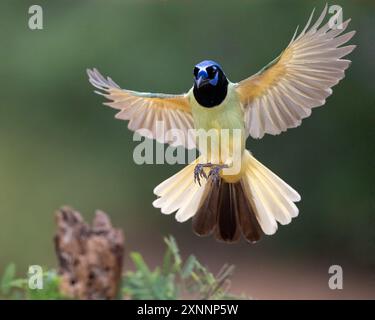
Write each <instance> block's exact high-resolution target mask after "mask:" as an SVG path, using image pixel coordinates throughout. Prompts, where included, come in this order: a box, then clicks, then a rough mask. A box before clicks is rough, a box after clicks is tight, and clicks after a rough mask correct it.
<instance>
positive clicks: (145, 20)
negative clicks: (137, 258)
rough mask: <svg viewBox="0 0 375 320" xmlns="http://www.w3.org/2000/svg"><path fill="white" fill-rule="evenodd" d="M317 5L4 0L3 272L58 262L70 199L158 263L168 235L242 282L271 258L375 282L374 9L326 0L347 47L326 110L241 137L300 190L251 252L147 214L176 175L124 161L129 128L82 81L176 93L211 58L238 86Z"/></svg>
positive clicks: (0, 54)
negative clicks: (35, 21) (232, 269)
mask: <svg viewBox="0 0 375 320" xmlns="http://www.w3.org/2000/svg"><path fill="white" fill-rule="evenodd" d="M32 4H39V5H41V6H42V8H43V13H44V29H43V30H39V31H31V30H30V29H29V28H28V18H29V14H28V8H29V6H30V5H32ZM324 4H325V2H324V1H282V2H281V1H276V0H274V1H271V0H268V1H265V0H233V1H217V0H216V1H213V0H209V1H201V0H200V1H199V0H189V1H188V0H184V1H167V0H164V1H152V0H132V1H120V0H117V1H115V0H110V1H100V0H96V1H94V0H90V1H88V0H87V1H83V0H81V1H73V0H64V1H42V0H40V1H37V2H35V1H14V0H2V1H1V4H0V16H1V18H0V24H1V27H0V40H1V49H0V88H1V89H0V97H1V104H0V146H1V148H0V217H1V220H0V271H1V270H2V268H3V267H4V266H5V265H6V264H7V263H8V262H11V261H12V262H15V263H16V264H17V266H18V267H19V270H20V271H22V270H25V272H26V270H27V269H26V268H27V266H28V265H30V264H40V265H49V266H54V265H55V263H56V262H55V256H54V249H53V242H52V237H53V235H54V230H55V226H54V211H55V210H56V209H57V208H59V207H60V206H62V205H64V204H69V205H71V206H73V207H75V208H76V209H78V210H79V211H81V212H82V213H84V215H85V217H86V218H88V219H91V218H92V216H93V212H94V210H95V209H96V208H100V209H103V210H104V211H106V212H108V213H109V214H110V216H111V218H112V220H113V223H114V224H115V225H116V226H118V227H121V228H122V229H123V230H124V232H125V235H126V238H127V243H128V248H129V250H143V251H144V255H145V256H146V257H147V252H149V254H150V259H151V260H152V259H153V258H152V257H154V259H155V263H156V262H158V260H157V259H158V252H160V251H161V250H162V247H163V243H162V236H163V235H167V234H173V235H174V236H175V237H176V238H177V240H178V242H179V243H180V244H181V247H182V250H183V252H185V253H186V254H189V253H194V254H196V255H197V256H198V257H199V258H200V259H201V260H202V262H203V263H207V264H212V265H213V268H215V266H216V265H220V264H223V263H224V262H230V263H233V264H237V265H238V266H239V273H240V274H243V275H244V277H246V276H249V277H251V274H252V272H255V274H256V272H260V270H261V269H262V270H263V271H264V270H269V273H270V274H271V275H272V274H280V273H281V275H280V276H283V274H282V272H280V269H282V268H281V265H282V266H285V270H286V271H288V272H292V271H293V270H297V269H298V268H295V266H296V265H299V266H300V264H299V262H300V261H304V263H305V264H304V265H306V266H308V268H311V269H312V270H314V266H315V265H319V266H321V267H320V268H321V269H319V268H318V269H317V270H320V271H321V272H322V274H323V273H324V278H323V279H326V278H327V270H328V266H329V265H330V264H341V265H344V266H348V268H349V269H350V270H354V271H353V275H355V276H359V277H361V276H362V275H366V276H365V279H367V280H364V283H365V284H369V283H371V285H370V287H369V288H370V289H369V290H370V291H371V290H373V289H375V278H371V279H370V278H367V273H368V274H370V275H371V272H372V271H373V270H374V269H375V267H374V263H375V218H374V208H375V205H374V200H373V199H374V196H375V192H374V179H375V175H374V160H375V159H374V155H375V152H374V151H375V150H374V140H375V139H374V138H375V134H374V124H375V121H374V120H375V109H374V108H375V80H374V79H375V59H374V57H375V38H374V30H375V3H374V1H370V0H369V1H335V4H339V5H342V6H343V12H344V18H345V19H346V18H349V17H351V18H352V19H353V20H352V23H351V25H350V26H349V29H355V30H357V35H356V36H355V37H354V38H353V40H352V41H351V42H352V43H354V44H357V45H358V47H357V49H356V50H355V51H354V52H353V53H352V54H351V55H350V59H351V60H352V61H353V63H352V66H351V67H350V68H349V70H348V71H347V76H346V78H345V80H343V81H342V82H341V83H340V84H339V85H338V86H336V87H335V88H334V94H333V96H331V97H330V98H329V99H328V100H327V103H326V105H325V106H324V107H322V108H319V109H316V110H315V112H313V114H312V116H311V117H310V118H308V119H305V120H304V122H303V124H302V126H301V127H299V128H297V129H292V130H289V131H287V132H286V133H283V134H282V135H280V136H266V137H265V138H263V139H262V140H259V141H258V140H257V141H255V140H249V141H248V148H250V149H251V150H252V151H253V153H254V155H255V156H256V158H257V159H259V160H260V161H261V162H262V163H264V164H265V165H266V166H267V167H269V168H270V169H272V170H273V171H274V172H276V173H277V174H278V175H279V176H281V177H282V178H283V179H285V180H286V181H287V182H288V183H289V184H291V185H292V186H293V187H295V188H296V189H297V190H298V191H299V192H300V194H301V195H302V202H301V203H299V204H298V206H299V208H300V216H299V217H298V218H297V219H295V220H294V221H293V223H292V224H290V225H288V226H284V227H280V228H279V231H278V232H277V233H276V235H274V236H272V237H265V238H264V239H263V240H262V241H261V242H260V243H258V244H256V245H254V246H249V245H247V244H245V243H241V244H237V245H225V244H221V243H216V242H215V241H214V239H212V238H203V239H202V238H198V237H197V236H196V235H194V234H193V233H192V231H191V225H190V223H189V222H188V223H185V224H179V223H177V222H176V221H175V220H174V218H173V216H164V215H161V214H160V213H159V211H158V210H156V209H154V208H153V207H152V205H151V203H152V201H153V199H154V196H153V193H152V189H153V188H154V186H156V185H157V184H158V183H159V182H160V181H162V180H164V179H165V178H167V177H169V176H170V175H172V174H173V173H175V172H176V171H177V170H179V168H180V167H179V166H169V165H146V166H137V165H135V164H134V162H133V155H132V154H133V149H134V147H135V145H136V143H135V142H132V136H133V134H132V133H131V132H129V131H128V130H127V127H126V124H125V123H124V122H122V121H118V120H115V119H114V111H113V110H111V109H109V108H106V107H103V106H102V105H101V103H102V101H103V99H102V97H100V96H97V95H95V94H94V93H93V88H92V86H91V85H90V84H89V83H88V81H87V76H86V72H85V70H86V68H88V67H97V68H99V70H100V71H102V72H103V73H104V74H107V75H110V76H111V77H112V78H113V79H114V80H115V81H116V82H118V83H119V84H120V85H121V86H123V87H125V88H128V89H133V90H139V91H151V92H167V93H180V92H184V91H186V90H188V89H189V88H190V87H191V85H192V69H193V66H194V65H195V64H196V63H197V62H199V61H200V60H203V59H208V58H209V59H214V60H217V61H219V62H220V63H221V65H222V66H223V68H224V70H225V72H226V74H227V75H228V77H229V78H230V79H231V80H232V81H239V80H241V79H243V78H245V77H247V76H249V75H250V74H253V73H255V72H257V71H258V70H259V69H260V68H261V67H263V66H264V65H266V64H267V63H268V62H270V61H271V60H272V59H273V58H274V57H276V56H277V55H278V54H279V53H280V51H281V50H282V49H284V48H285V46H286V45H287V44H288V43H289V41H290V39H291V37H292V35H293V32H294V30H295V28H296V26H297V25H300V26H303V25H304V24H305V23H306V21H307V19H308V16H309V15H310V13H311V11H312V9H313V8H314V7H316V8H317V12H318V13H320V11H321V10H322V9H323V7H324ZM259 261H263V262H264V263H263V262H262V264H261V263H260V262H259ZM262 266H266V268H263V267H262ZM267 268H268V269H267ZM283 270H284V269H283ZM298 270H301V272H304V271H306V268H305V267H301V268H299V269H298ZM309 270H310V269H309ZM355 270H360V271H358V272H357V271H355ZM320 271H319V272H320ZM264 272H265V271H264ZM296 272H297V271H296ZM265 277H266V276H265ZM306 277H307V278H308V277H309V274H308V275H307V276H306ZM293 279H294V281H296V280H295V278H293ZM311 279H312V278H311ZM311 279H310V282H313V281H311ZM327 279H328V278H327ZM306 281H308V280H306ZM324 281H325V284H324V285H325V286H326V281H328V280H324ZM249 286H251V285H250V284H249ZM260 286H261V285H260ZM302 286H303V285H302ZM305 287H306V291H308V284H307V282H306V285H305ZM241 288H242V287H241ZM371 288H372V289H371ZM242 289H243V288H242ZM245 289H246V288H245ZM275 290H278V289H275ZM285 290H287V289H285ZM301 290H302V289H301ZM353 290H354V289H353ZM359 290H360V289H359ZM302 291H303V290H302ZM302 291H301V292H302ZM374 292H375V290H374ZM268 294H269V293H268ZM264 295H265V296H266V295H267V293H265V294H264ZM300 296H303V294H302V295H300Z"/></svg>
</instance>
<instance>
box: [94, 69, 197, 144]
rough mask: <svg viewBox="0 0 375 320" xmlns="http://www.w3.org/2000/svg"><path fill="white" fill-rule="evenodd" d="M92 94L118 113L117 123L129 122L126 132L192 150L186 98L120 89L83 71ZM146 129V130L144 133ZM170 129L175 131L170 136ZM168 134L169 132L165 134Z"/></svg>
mask: <svg viewBox="0 0 375 320" xmlns="http://www.w3.org/2000/svg"><path fill="white" fill-rule="evenodd" d="M87 74H88V76H89V81H90V82H91V84H92V85H93V86H94V87H96V88H98V89H100V90H101V91H95V92H96V93H98V94H101V95H103V96H104V97H106V98H107V99H108V100H110V102H106V103H104V104H105V105H107V106H110V107H112V108H114V109H118V110H120V111H119V112H118V113H117V114H116V116H115V117H116V118H117V119H122V120H129V124H128V128H129V129H130V130H132V131H137V132H138V133H139V134H141V135H143V136H146V137H148V138H153V139H156V140H157V141H158V142H160V143H170V144H171V145H173V146H179V145H182V146H184V147H185V148H188V149H193V148H195V137H194V133H193V130H189V129H193V117H192V114H191V108H190V103H189V99H188V97H187V95H186V94H182V95H172V94H162V93H145V92H136V91H130V90H125V89H121V88H120V87H119V86H118V85H117V84H116V83H115V82H114V81H113V80H112V79H111V78H105V77H103V76H102V75H101V74H100V73H99V71H98V70H96V69H93V70H87ZM145 129H146V130H145ZM170 129H179V130H181V131H180V132H177V131H175V133H172V132H171V131H169V130H170ZM168 131H169V132H168Z"/></svg>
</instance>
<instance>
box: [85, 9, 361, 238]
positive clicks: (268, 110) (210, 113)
mask: <svg viewBox="0 0 375 320" xmlns="http://www.w3.org/2000/svg"><path fill="white" fill-rule="evenodd" d="M313 13H314V12H313ZM313 13H312V14H311V16H310V18H309V20H308V22H307V24H306V26H305V28H304V29H303V30H302V31H301V32H300V33H299V34H298V35H297V31H296V32H295V34H294V36H293V38H292V40H291V41H290V43H289V45H288V46H287V47H286V49H285V50H283V51H282V53H281V54H280V55H279V56H278V57H277V58H276V59H274V60H273V61H272V62H271V63H269V64H268V65H267V66H266V67H264V68H263V69H261V70H260V71H259V72H258V73H256V74H255V75H253V76H251V77H249V78H246V79H244V80H242V81H240V82H238V83H233V82H231V81H229V80H228V78H227V77H226V75H225V73H224V71H223V69H222V67H221V66H220V65H219V64H218V63H216V62H214V61H211V60H205V61H202V62H200V63H198V64H197V65H196V66H195V68H194V71H193V73H194V84H193V87H192V88H191V89H190V90H189V91H188V92H187V93H185V94H181V95H173V94H160V93H143V92H136V91H131V90H126V89H121V88H120V87H119V86H118V85H117V84H116V83H115V82H113V80H112V79H111V78H105V77H103V76H102V75H101V74H100V73H99V72H98V71H97V70H96V69H93V70H88V76H89V81H90V82H91V84H92V85H93V86H95V87H96V88H97V89H99V90H100V92H97V93H101V94H102V95H104V96H105V97H106V98H107V99H108V100H110V102H107V103H105V104H106V105H108V106H110V107H112V108H115V109H117V110H119V112H118V113H117V114H116V118H118V119H122V120H128V121H129V123H128V127H129V129H130V130H133V131H137V130H139V129H144V128H146V129H148V130H149V132H151V135H152V138H154V139H156V140H157V141H158V142H161V143H172V142H171V141H170V140H168V139H167V138H166V137H165V136H161V135H160V134H158V132H157V129H156V122H157V121H163V124H164V126H165V129H166V130H169V129H174V128H179V129H181V130H183V132H184V133H185V134H184V138H183V139H180V140H179V141H178V142H177V145H182V146H184V147H185V148H188V149H192V148H196V147H197V148H198V150H199V145H196V137H195V136H194V134H192V130H190V129H196V130H198V129H203V130H211V129H214V130H216V131H215V132H218V135H219V138H220V132H221V130H222V129H227V130H238V131H239V132H241V133H242V134H241V135H240V138H235V137H237V136H235V135H234V134H232V135H230V138H229V140H230V139H232V140H234V139H240V140H241V141H239V145H240V146H241V148H240V150H241V156H240V157H238V158H237V160H234V155H233V154H232V152H231V151H230V150H226V151H227V152H223V155H222V154H221V153H220V156H219V157H218V158H216V161H215V162H214V161H209V162H208V161H204V160H205V158H204V157H203V156H202V155H200V156H199V157H198V158H197V159H195V161H193V162H192V163H190V164H188V165H187V166H186V167H185V168H183V169H182V170H181V171H179V172H178V173H177V174H175V175H173V176H172V177H170V178H169V179H167V180H165V181H164V182H162V183H161V184H159V185H158V186H157V187H156V188H155V189H154V193H155V194H156V196H157V197H158V198H157V199H156V200H155V201H154V202H153V205H154V207H156V208H160V209H161V212H162V213H164V214H171V213H173V212H176V211H177V213H176V219H177V221H179V222H184V221H186V220H188V219H190V218H192V224H193V230H194V231H195V233H196V234H198V235H202V236H203V235H209V234H214V236H215V237H216V239H218V240H219V241H225V242H235V241H237V240H239V239H240V238H241V235H242V236H243V237H244V238H245V239H246V240H247V241H248V242H250V243H253V242H256V241H258V240H259V239H260V238H261V237H262V235H263V234H267V235H271V234H274V233H275V232H276V230H277V228H278V224H277V223H280V224H282V225H285V224H288V223H290V222H291V220H292V218H294V217H296V216H297V215H298V208H297V206H296V205H295V202H298V201H299V200H300V199H301V198H300V195H299V194H298V193H297V192H296V191H295V190H294V189H293V188H292V187H290V186H289V185H288V184H287V183H286V182H284V181H283V180H282V179H280V178H279V177H278V176H277V175H276V174H274V173H273V172H272V171H270V170H269V169H268V168H266V167H265V166H264V165H262V164H261V163H260V162H258V161H257V160H256V159H255V158H254V157H253V156H252V154H251V153H250V152H249V151H248V150H246V148H245V141H246V138H247V137H248V136H251V137H252V138H255V139H260V138H262V137H263V136H264V134H266V133H268V134H272V135H277V134H280V133H281V132H284V131H286V130H287V129H288V128H294V127H297V126H299V125H300V124H301V121H302V119H304V118H307V117H308V116H310V114H311V111H312V109H313V108H315V107H318V106H322V105H324V104H325V102H326V99H327V97H328V96H330V95H331V94H332V89H331V88H332V87H333V86H334V85H336V84H337V83H338V82H339V81H340V80H341V79H343V78H344V76H345V74H344V71H345V70H346V69H347V68H348V67H349V65H350V60H347V59H343V57H344V56H346V55H348V54H349V53H350V52H351V51H352V50H353V49H354V48H355V46H354V45H346V46H343V45H344V44H345V43H346V42H348V41H349V40H350V39H351V38H352V37H353V35H354V34H355V31H351V32H347V33H344V31H345V30H346V28H347V26H348V24H349V22H350V19H349V20H347V21H345V22H343V23H342V24H341V25H339V26H337V27H336V28H331V24H330V23H329V22H327V23H325V24H322V23H323V20H324V18H325V16H326V13H327V6H326V7H325V8H324V10H323V12H322V13H321V15H320V16H319V18H318V19H317V20H316V22H315V23H314V24H311V22H312V17H313ZM141 134H142V133H141ZM230 142H231V143H232V144H233V143H234V142H236V141H231V140H230ZM237 142H238V141H237ZM174 143H175V144H176V141H175V142H174ZM215 146H216V145H214V147H211V149H212V148H215ZM200 151H201V150H200ZM208 152H212V150H210V151H208ZM235 161H237V162H239V164H240V170H239V171H238V172H236V173H235V174H233V173H229V174H226V173H225V170H226V169H229V168H230V167H231V166H234V165H235V164H238V163H235Z"/></svg>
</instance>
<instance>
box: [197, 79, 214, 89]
mask: <svg viewBox="0 0 375 320" xmlns="http://www.w3.org/2000/svg"><path fill="white" fill-rule="evenodd" d="M209 81H210V79H208V78H206V77H204V76H200V77H199V78H198V79H197V80H195V83H196V85H197V88H200V87H203V86H204V85H206V84H207V83H208V82H209Z"/></svg>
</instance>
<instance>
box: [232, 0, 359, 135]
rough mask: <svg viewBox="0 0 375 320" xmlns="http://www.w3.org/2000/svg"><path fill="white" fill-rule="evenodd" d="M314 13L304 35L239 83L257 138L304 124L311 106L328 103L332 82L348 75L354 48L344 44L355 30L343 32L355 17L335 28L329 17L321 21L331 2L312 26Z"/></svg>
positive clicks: (250, 127) (248, 123)
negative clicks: (302, 122)
mask: <svg viewBox="0 0 375 320" xmlns="http://www.w3.org/2000/svg"><path fill="white" fill-rule="evenodd" d="M339 13H340V12H338V13H337V15H338V14H339ZM313 14H314V11H313V12H312V14H311V15H310V18H309V20H308V22H307V24H306V26H305V27H304V29H303V30H302V31H301V33H300V34H299V35H297V30H298V28H297V30H296V33H295V34H294V36H293V38H292V40H291V41H290V43H289V45H288V47H287V48H286V49H285V50H284V51H283V52H282V54H281V55H280V56H279V57H278V58H276V59H275V60H274V61H272V62H271V63H270V64H269V65H267V66H266V67H265V68H263V69H262V70H261V71H259V72H258V73H257V74H255V75H253V76H251V77H249V78H247V79H245V80H243V81H241V82H239V83H237V84H235V88H236V90H237V92H238V94H239V97H240V100H241V104H242V106H243V108H244V111H245V125H246V127H247V131H248V133H249V134H250V135H251V136H252V137H253V138H262V137H263V136H264V134H265V133H269V134H273V135H275V134H279V133H281V132H283V131H286V130H287V129H288V128H294V127H297V126H299V125H300V124H301V121H302V119H304V118H306V117H308V116H310V114H311V109H312V108H315V107H318V106H321V105H323V104H325V102H326V99H327V98H328V97H329V96H330V95H331V94H332V89H331V87H333V86H334V85H336V84H337V83H338V82H339V81H340V80H341V79H343V78H344V77H345V70H346V69H347V68H348V67H349V65H350V61H349V60H345V59H342V58H343V57H344V56H346V55H348V54H349V53H350V52H352V51H353V50H354V48H355V46H354V45H347V46H342V45H344V44H345V43H347V42H348V41H349V40H350V39H351V38H352V37H353V36H354V34H355V31H350V32H347V33H344V31H345V30H346V28H347V27H348V25H349V22H350V19H348V20H346V21H345V22H343V23H342V24H341V26H340V28H336V29H331V28H330V26H329V23H328V22H327V23H326V24H324V25H323V26H321V24H322V22H323V20H324V18H325V17H326V14H327V6H326V7H325V8H324V10H323V12H322V13H321V15H320V16H319V18H318V19H317V21H316V22H315V23H314V24H312V25H311V22H312V18H313ZM310 25H311V26H310ZM296 35H297V36H296Z"/></svg>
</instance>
